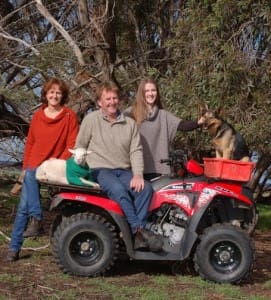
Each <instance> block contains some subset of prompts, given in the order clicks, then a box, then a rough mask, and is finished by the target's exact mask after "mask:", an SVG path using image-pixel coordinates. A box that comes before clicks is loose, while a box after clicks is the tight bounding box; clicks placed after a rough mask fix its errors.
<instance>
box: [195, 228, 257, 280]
mask: <svg viewBox="0 0 271 300" xmlns="http://www.w3.org/2000/svg"><path fill="white" fill-rule="evenodd" d="M194 262H195V269H196V271H197V272H198V273H199V274H200V276H201V277H202V278H204V279H206V280H210V281H214V282H218V283H240V282H241V281H243V280H245V279H246V278H247V277H248V275H249V274H250V272H251V271H252V268H253V263H254V244H253V242H252V240H251V238H250V237H249V235H248V234H247V233H246V232H245V231H243V230H242V229H240V228H238V227H236V226H233V225H230V224H216V225H213V226H212V227H210V228H207V229H206V230H205V231H204V232H203V234H202V236H201V237H200V243H199V245H198V247H197V249H196V253H195V257H194Z"/></svg>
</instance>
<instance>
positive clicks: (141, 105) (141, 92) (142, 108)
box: [131, 78, 163, 124]
mask: <svg viewBox="0 0 271 300" xmlns="http://www.w3.org/2000/svg"><path fill="white" fill-rule="evenodd" d="M147 83H152V84H154V85H155V87H156V90H157V96H156V99H155V105H156V106H157V107H158V108H159V109H162V108H163V106H162V102H161V99H160V92H159V88H158V85H157V83H156V81H155V80H154V79H153V78H144V79H142V80H141V82H140V84H139V86H138V89H137V93H136V99H135V102H134V104H133V106H132V111H131V117H132V118H133V119H134V120H135V121H136V123H137V124H141V123H142V122H143V121H144V119H145V117H146V114H147V112H148V110H147V104H146V101H145V86H146V84H147Z"/></svg>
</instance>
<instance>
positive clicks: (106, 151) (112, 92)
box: [76, 82, 163, 252]
mask: <svg viewBox="0 0 271 300" xmlns="http://www.w3.org/2000/svg"><path fill="white" fill-rule="evenodd" d="M97 103H98V105H99V107H100V109H99V110H97V111H95V112H92V113H91V114H88V115H87V116H86V117H85V118H84V120H83V121H82V124H81V128H80V131H79V134H78V137H77V141H76V147H83V148H87V149H88V150H90V151H91V154H90V155H88V157H87V164H88V165H89V167H91V169H92V175H93V178H94V180H96V181H97V182H98V183H99V184H100V186H101V188H102V190H103V191H104V192H106V194H107V195H108V197H109V198H111V199H113V200H115V201H116V202H117V203H119V205H120V206H121V208H122V210H123V212H124V214H125V216H126V217H127V221H128V223H129V225H130V228H131V231H132V233H133V234H134V241H135V243H134V248H135V249H146V248H147V249H149V250H150V251H152V252H157V251H160V250H161V248H162V246H163V245H162V244H163V243H162V241H161V240H160V239H159V237H158V236H157V235H155V234H154V233H153V232H152V231H150V230H147V229H145V228H144V226H145V225H146V219H147V213H148V208H149V204H150V200H151V197H152V193H153V190H152V186H151V184H150V183H149V182H147V181H144V179H143V169H144V166H143V153H142V145H141V142H140V136H139V133H138V130H137V125H136V123H135V121H133V120H132V119H131V118H129V117H125V116H124V115H123V114H122V113H121V112H120V111H119V89H118V87H117V86H116V85H114V84H113V83H111V82H106V83H103V84H102V85H101V86H100V88H99V90H98V93H97Z"/></svg>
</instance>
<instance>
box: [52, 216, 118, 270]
mask: <svg viewBox="0 0 271 300" xmlns="http://www.w3.org/2000/svg"><path fill="white" fill-rule="evenodd" d="M51 243H52V252H53V255H54V257H55V259H56V261H57V263H58V265H59V267H60V269H61V270H62V271H63V272H64V273H69V274H74V275H79V276H95V275H98V274H101V273H104V272H105V271H107V270H109V269H110V268H111V267H112V266H113V264H114V261H115V260H116V259H117V254H118V238H117V234H116V232H115V228H114V226H113V225H112V224H111V223H109V222H108V221H106V220H105V219H104V218H103V217H101V216H99V215H96V214H88V213H79V214H75V215H72V216H71V217H69V218H63V219H62V222H61V223H60V224H59V226H58V227H57V228H56V230H55V232H54V234H53V236H52V239H51Z"/></svg>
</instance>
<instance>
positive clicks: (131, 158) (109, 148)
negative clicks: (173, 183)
mask: <svg viewBox="0 0 271 300" xmlns="http://www.w3.org/2000/svg"><path fill="white" fill-rule="evenodd" d="M76 147H77V148H78V147H83V148H87V150H90V151H92V153H91V154H90V155H88V156H87V164H88V165H89V166H90V167H91V168H109V169H117V168H122V169H131V170H132V172H133V174H134V175H142V174H143V153H142V145H141V141H140V135H139V132H138V129H137V125H136V123H135V121H134V120H133V119H131V118H130V117H125V116H124V115H123V114H120V115H119V117H118V119H117V121H116V122H114V123H110V122H109V121H108V120H107V118H106V116H104V114H103V113H102V111H101V110H98V111H94V112H91V113H89V114H88V115H86V117H85V118H84V119H83V121H82V124H81V126H80V131H79V134H78V136H77V140H76Z"/></svg>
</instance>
